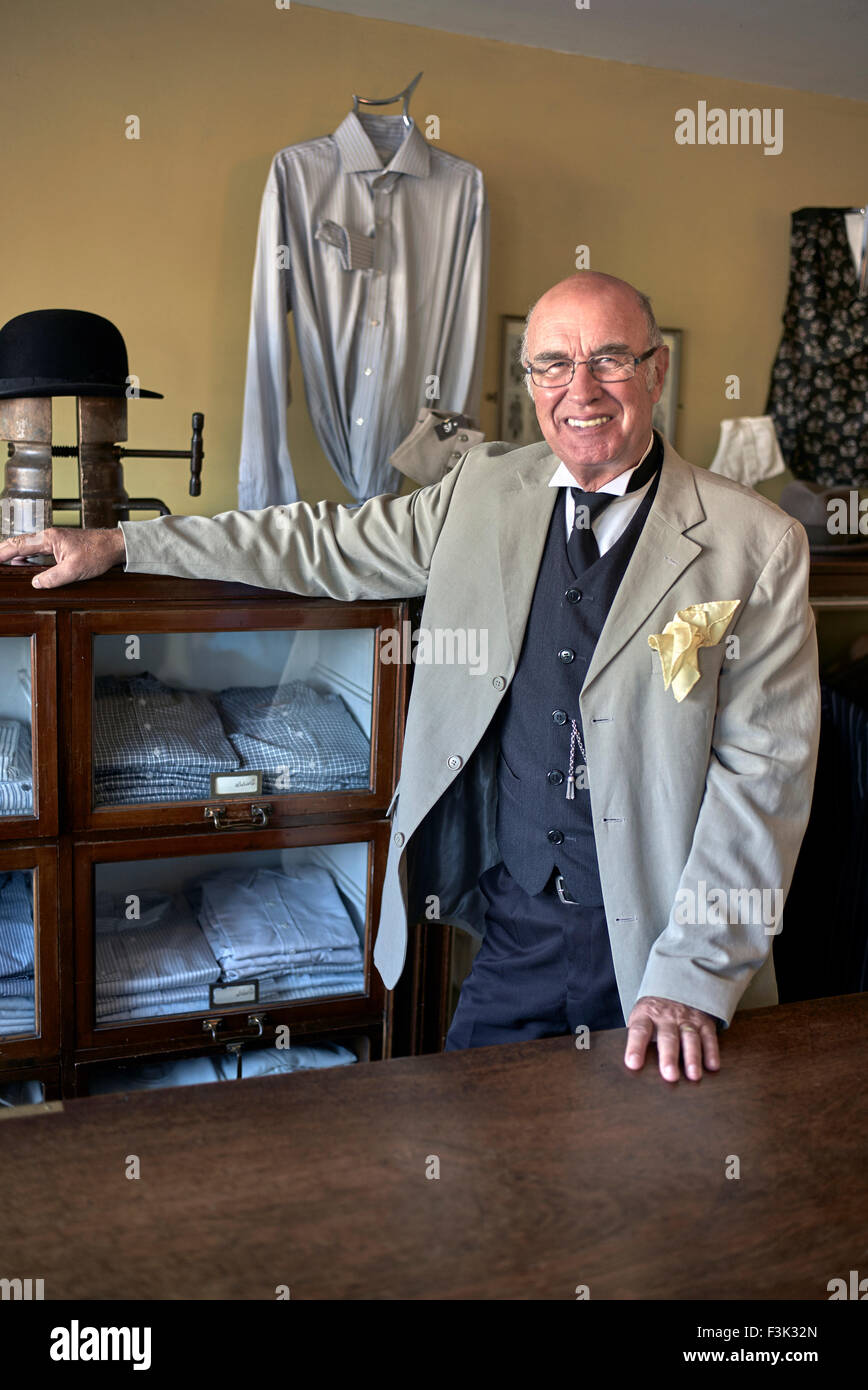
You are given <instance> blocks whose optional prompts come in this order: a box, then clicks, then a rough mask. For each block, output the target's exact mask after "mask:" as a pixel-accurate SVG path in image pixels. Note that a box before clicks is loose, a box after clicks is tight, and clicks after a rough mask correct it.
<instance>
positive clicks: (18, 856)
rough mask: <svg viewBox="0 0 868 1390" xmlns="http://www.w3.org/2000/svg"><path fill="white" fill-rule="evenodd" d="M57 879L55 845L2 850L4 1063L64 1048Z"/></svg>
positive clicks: (0, 1041) (0, 1018)
mask: <svg viewBox="0 0 868 1390" xmlns="http://www.w3.org/2000/svg"><path fill="white" fill-rule="evenodd" d="M57 883H58V868H57V850H56V848H55V847H54V846H51V845H39V846H30V847H29V848H22V847H20V846H17V847H14V848H8V849H0V1065H2V1064H4V1063H5V1062H6V1061H11V1060H14V1061H15V1062H16V1063H17V1062H20V1061H23V1060H27V1059H32V1060H33V1062H34V1063H35V1062H36V1061H37V1060H42V1059H44V1058H46V1057H48V1056H56V1055H57V1052H58V1048H59V1045H60V1039H59V1032H60V1001H59V998H58V970H57V959H58V939H57V918H58V911H57ZM14 1079H15V1080H18V1079H21V1078H19V1077H16V1078H14Z"/></svg>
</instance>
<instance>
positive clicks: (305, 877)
mask: <svg viewBox="0 0 868 1390" xmlns="http://www.w3.org/2000/svg"><path fill="white" fill-rule="evenodd" d="M200 888H201V899H200V902H199V906H198V913H199V922H200V924H201V927H202V931H203V932H204V934H205V936H206V938H207V940H208V943H209V945H210V947H211V950H212V952H213V953H214V956H215V958H216V959H217V961H218V962H219V964H220V967H221V970H222V977H223V979H224V980H227V981H232V980H244V979H250V978H253V977H257V976H261V975H267V976H273V975H280V974H284V973H286V972H287V971H289V970H290V969H292V968H293V967H298V968H306V967H308V966H310V965H312V964H317V963H323V964H332V965H337V964H340V965H347V964H349V965H355V966H357V967H359V966H361V964H362V949H361V946H360V944H359V939H358V936H357V935H356V930H355V927H354V926H353V924H352V921H351V920H350V917H349V915H348V913H347V910H346V908H345V907H344V905H343V902H342V900H341V897H340V894H339V893H338V890H337V888H336V887H335V883H334V880H333V879H332V877H331V875H330V874H329V873H328V872H327V870H326V869H323V868H321V867H319V866H318V865H313V864H307V865H305V866H304V867H302V868H299V869H298V870H297V871H296V872H292V871H286V872H279V871H277V870H275V869H247V870H240V871H239V870H227V871H224V872H223V873H219V874H216V875H214V876H213V877H212V878H207V879H204V880H203V881H202V883H201V885H200Z"/></svg>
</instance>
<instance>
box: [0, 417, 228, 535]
mask: <svg viewBox="0 0 868 1390" xmlns="http://www.w3.org/2000/svg"><path fill="white" fill-rule="evenodd" d="M51 402H52V397H51V396H17V397H11V398H9V399H6V400H0V440H4V439H5V440H6V441H7V451H8V458H7V460H6V485H5V487H4V489H3V491H2V493H0V537H2V538H4V539H5V538H6V537H9V536H16V535H22V534H27V533H30V532H34V531H43V530H45V529H46V527H48V526H51V525H52V524H53V513H54V512H55V511H73V512H78V513H79V518H80V523H81V525H82V526H86V527H91V526H114V525H115V524H116V523H117V522H118V521H128V520H129V514H130V512H131V511H156V512H159V514H160V516H169V515H170V511H169V508H168V507H167V506H166V504H165V502H163V501H161V500H160V498H159V497H129V496H128V495H127V493H126V490H125V488H124V476H123V467H122V464H121V460H122V459H125V458H164V459H170V458H174V459H189V460H190V496H191V497H198V496H199V494H200V492H201V490H202V484H201V475H202V461H203V459H204V457H205V453H204V449H203V445H202V431H203V429H204V426H205V416H204V415H202V414H201V413H200V412H199V411H197V412H196V413H195V414H194V415H193V420H192V424H193V435H192V439H191V441H190V448H189V449H124V448H121V447H120V444H119V443H118V442H117V441H118V440H126V439H127V437H128V436H127V399H126V397H125V396H121V397H116V396H78V397H76V423H77V436H78V443H77V444H71V445H66V444H53V443H52V440H51V428H52V414H51ZM56 458H77V459H78V476H79V489H80V496H79V497H75V498H72V497H58V498H53V497H52V489H53V469H52V460H53V459H56Z"/></svg>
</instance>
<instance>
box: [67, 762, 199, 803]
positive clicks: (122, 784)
mask: <svg viewBox="0 0 868 1390" xmlns="http://www.w3.org/2000/svg"><path fill="white" fill-rule="evenodd" d="M93 792H94V802H95V804H96V805H97V806H127V805H129V804H130V803H131V802H141V801H147V802H152V801H207V799H208V798H209V797H210V795H211V776H210V773H207V772H205V773H190V774H187V773H183V772H163V771H160V770H157V769H154V771H153V772H152V773H151V774H150V775H148V774H147V773H145V772H136V771H124V772H101V773H99V774H98V775H96V776H95V777H94V781H93Z"/></svg>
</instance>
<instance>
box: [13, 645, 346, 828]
mask: <svg viewBox="0 0 868 1390" xmlns="http://www.w3.org/2000/svg"><path fill="white" fill-rule="evenodd" d="M28 746H29V745H28ZM370 764H371V745H370V740H369V739H368V738H367V737H366V736H365V734H363V733H362V731H361V729H360V728H359V726H358V724H357V723H356V721H355V719H354V718H353V716H352V715H351V714H350V712H349V710H348V709H347V707H346V705H345V704H344V702H343V700H342V699H341V697H340V696H339V695H332V694H325V695H323V694H320V693H319V691H316V690H314V689H313V688H312V687H311V686H309V685H305V684H304V683H303V682H302V681H286V682H284V683H282V684H280V685H266V686H232V687H230V688H229V689H228V690H223V691H220V692H218V693H214V694H212V693H211V692H208V691H205V690H181V689H176V688H174V687H172V686H168V685H164V684H163V682H162V681H160V680H158V679H157V677H156V676H152V675H151V674H150V673H149V672H146V673H145V674H144V675H141V676H132V677H127V678H121V677H118V676H98V677H97V678H96V681H95V683H94V710H93V777H94V801H95V804H96V805H109V806H116V805H130V804H135V803H141V802H154V801H202V800H207V799H209V798H210V796H211V773H212V772H250V771H253V772H261V773H262V774H263V778H262V790H263V792H264V793H273V794H274V793H276V794H280V793H281V792H282V793H291V792H317V791H344V790H349V789H352V788H355V787H367V786H369V785H370ZM0 766H2V764H0ZM0 805H2V801H0Z"/></svg>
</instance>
